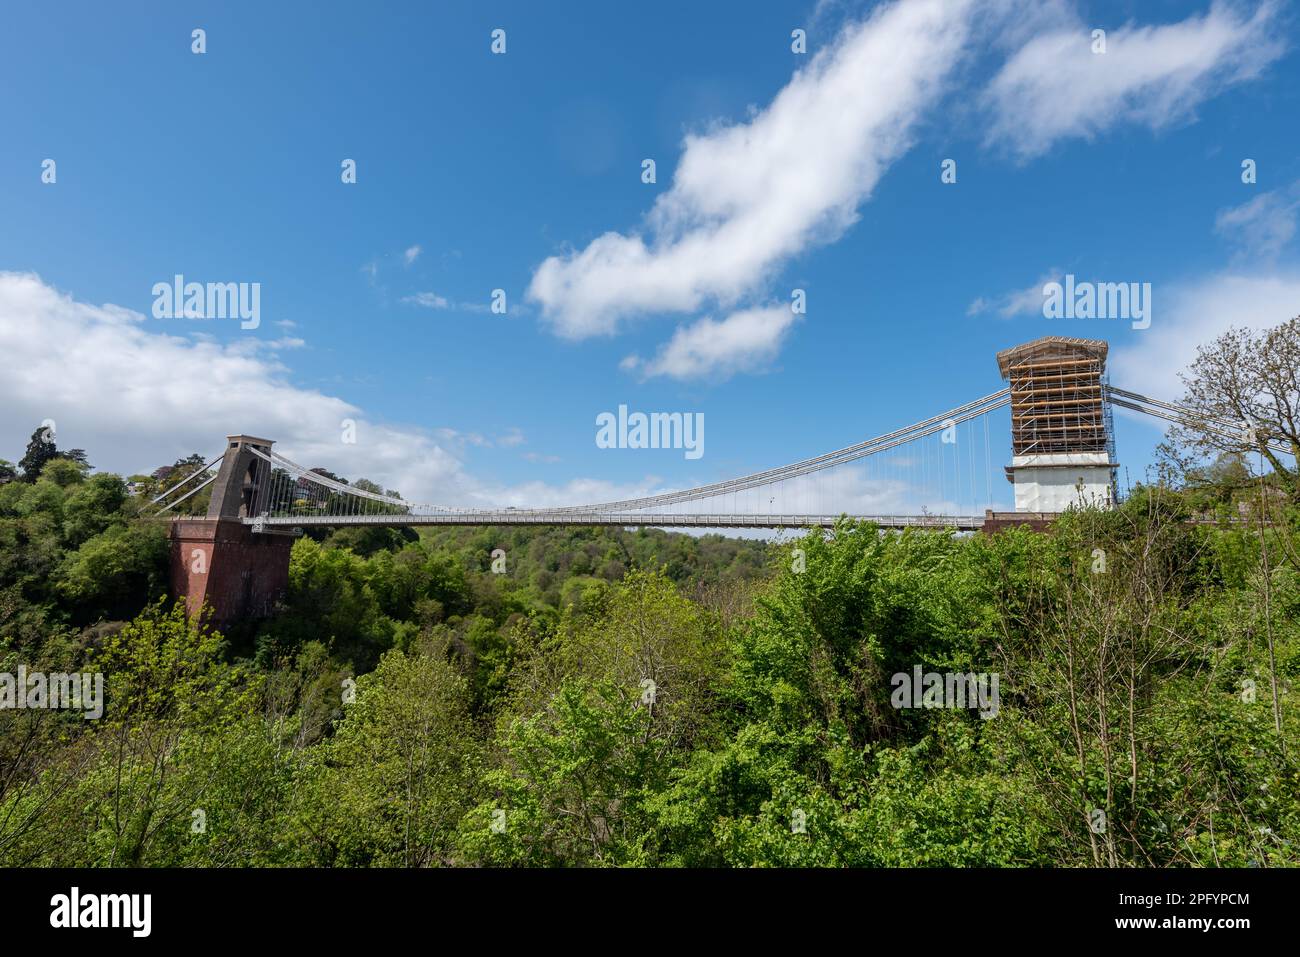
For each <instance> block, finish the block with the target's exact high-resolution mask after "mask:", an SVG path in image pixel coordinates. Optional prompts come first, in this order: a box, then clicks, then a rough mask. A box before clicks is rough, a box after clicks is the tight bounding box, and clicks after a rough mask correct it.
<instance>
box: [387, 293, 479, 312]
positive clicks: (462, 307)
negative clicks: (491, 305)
mask: <svg viewBox="0 0 1300 957" xmlns="http://www.w3.org/2000/svg"><path fill="white" fill-rule="evenodd" d="M402 302H404V303H406V304H407V305H411V306H422V307H423V308H425V309H447V310H453V311H456V312H488V311H489V309H488V305H487V303H483V302H457V301H453V300H451V299H448V298H447V297H446V296H440V295H438V294H437V293H436V292H417V293H414V294H413V295H410V296H403V297H402Z"/></svg>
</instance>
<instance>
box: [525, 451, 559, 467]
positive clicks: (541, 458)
mask: <svg viewBox="0 0 1300 957" xmlns="http://www.w3.org/2000/svg"><path fill="white" fill-rule="evenodd" d="M519 454H520V456H521V457H522V458H524V459H526V460H527V461H529V462H538V463H540V464H542V465H554V464H555V463H556V462H558V461H560V457H559V456H558V455H545V454H543V453H541V452H520V453H519Z"/></svg>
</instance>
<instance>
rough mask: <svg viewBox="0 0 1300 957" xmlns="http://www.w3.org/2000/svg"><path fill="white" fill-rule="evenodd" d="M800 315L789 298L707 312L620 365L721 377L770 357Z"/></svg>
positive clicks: (670, 373)
mask: <svg viewBox="0 0 1300 957" xmlns="http://www.w3.org/2000/svg"><path fill="white" fill-rule="evenodd" d="M796 318H797V317H796V316H795V315H794V313H793V312H792V311H791V309H790V306H789V305H788V304H778V305H775V306H761V307H756V308H753V309H745V310H742V311H740V312H735V313H732V314H731V315H729V316H727V317H726V318H725V319H721V320H714V319H712V318H710V317H707V316H706V317H705V318H703V319H700V320H699V321H698V322H695V323H692V324H691V325H689V326H684V327H682V328H680V329H678V330H677V332H675V333H674V334H673V337H672V339H670V340H669V341H668V343H667V344H666V345H664V346H663V348H662V349H660V350H659V353H658V355H656V356H655V357H654V358H653V359H651V360H650V361H648V362H645V363H642V362H641V360H640V359H639V358H638V357H636V356H628V357H627V358H625V359H624V360H623V361H622V363H620V366H621V367H622V368H624V369H625V370H627V371H633V370H636V369H640V370H641V372H642V374H643V376H645V377H646V378H649V377H651V376H669V377H671V378H674V379H699V378H703V377H705V376H708V377H709V378H711V379H713V380H714V381H720V380H722V379H726V378H728V377H730V376H732V375H735V374H736V373H737V372H752V371H754V370H756V369H758V368H760V367H761V366H763V365H765V364H767V363H769V362H771V360H772V359H774V358H775V357H776V355H777V353H778V352H780V349H781V342H782V340H783V339H784V338H785V336H786V333H787V332H789V330H790V327H791V326H792V325H793V324H794V321H795V319H796Z"/></svg>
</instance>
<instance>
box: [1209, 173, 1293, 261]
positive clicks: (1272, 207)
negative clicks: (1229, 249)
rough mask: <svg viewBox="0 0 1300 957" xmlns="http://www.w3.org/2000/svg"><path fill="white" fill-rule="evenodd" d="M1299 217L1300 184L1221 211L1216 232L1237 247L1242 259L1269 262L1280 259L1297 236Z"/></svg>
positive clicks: (1264, 194)
mask: <svg viewBox="0 0 1300 957" xmlns="http://www.w3.org/2000/svg"><path fill="white" fill-rule="evenodd" d="M1297 217H1300V182H1296V183H1292V184H1291V185H1290V186H1287V187H1284V188H1282V189H1275V190H1273V191H1271V192H1267V193H1260V194H1259V195H1258V196H1256V197H1255V198H1254V199H1252V200H1250V201H1249V202H1246V203H1242V204H1241V205H1240V206H1234V207H1232V208H1231V209H1225V210H1223V211H1221V212H1220V213H1219V215H1218V217H1216V219H1215V221H1214V231H1215V232H1216V233H1218V234H1219V235H1220V236H1223V237H1224V238H1225V239H1227V240H1228V241H1229V242H1230V243H1232V244H1233V245H1234V246H1235V247H1236V250H1237V253H1238V256H1239V257H1242V258H1253V259H1257V260H1261V261H1265V262H1267V261H1271V260H1273V259H1276V258H1277V256H1278V254H1279V253H1281V252H1282V250H1283V249H1284V248H1285V247H1286V245H1287V244H1288V243H1290V242H1291V240H1292V239H1293V238H1294V237H1295V233H1296V219H1297Z"/></svg>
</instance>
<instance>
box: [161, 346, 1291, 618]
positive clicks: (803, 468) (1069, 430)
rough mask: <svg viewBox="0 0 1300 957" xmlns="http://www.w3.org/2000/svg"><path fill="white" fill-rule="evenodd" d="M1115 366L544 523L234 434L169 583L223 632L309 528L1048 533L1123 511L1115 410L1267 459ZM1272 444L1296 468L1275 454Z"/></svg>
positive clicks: (1029, 384) (188, 479)
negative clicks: (221, 622) (362, 478)
mask: <svg viewBox="0 0 1300 957" xmlns="http://www.w3.org/2000/svg"><path fill="white" fill-rule="evenodd" d="M1107 351H1108V347H1107V344H1106V343H1105V342H1104V341H1101V340H1094V339H1074V338H1067V337H1061V336H1048V337H1043V338H1041V339H1036V340H1034V341H1033V342H1029V343H1025V344H1023V345H1020V346H1016V347H1015V348H1012V349H1008V350H1005V351H1003V352H1000V353H998V355H997V361H998V367H999V371H1000V372H1001V374H1002V378H1003V379H1004V380H1005V381H1006V382H1007V385H1006V387H1004V388H1002V389H1000V390H998V391H996V392H993V393H990V394H988V395H985V396H983V397H981V398H978V399H975V400H974V401H971V402H967V403H965V404H963V405H960V406H957V407H956V408H952V409H947V410H944V411H942V412H939V413H937V414H936V415H932V416H930V417H929V418H926V419H923V420H921V421H919V422H916V423H913V424H912V425H909V426H907V427H906V428H902V429H897V430H895V431H892V432H889V433H887V434H884V435H879V436H876V437H874V438H870V439H867V440H865V441H861V442H858V443H856V444H853V445H849V446H846V447H844V448H841V449H837V450H835V451H832V452H827V453H824V454H822V455H817V456H813V457H810V458H806V459H803V460H801V461H798V462H794V463H792V464H789V465H784V466H780V467H776V468H770V469H767V470H765V471H761V472H754V473H751V474H748V475H742V476H738V477H736V478H731V479H727V480H724V481H718V482H712V483H709V484H705V485H699V486H695V487H691V488H686V489H681V490H677V491H665V492H661V493H658V494H653V495H645V496H640V497H635V498H627V499H620V500H613V501H605V502H594V503H587V504H573V505H566V506H561V507H547V508H520V507H513V506H502V507H464V506H454V505H440V504H417V503H412V502H408V501H406V500H404V499H402V498H400V497H398V496H397V495H396V494H393V493H387V494H385V493H383V492H377V491H372V490H371V489H370V488H358V487H357V486H355V485H350V484H348V483H346V482H344V481H340V480H336V479H335V478H333V477H331V474H328V473H326V470H324V469H321V468H318V467H317V468H308V467H305V466H303V465H300V464H299V463H297V462H294V461H292V460H291V459H289V458H287V457H285V456H284V455H282V454H280V453H279V452H277V451H276V450H275V449H274V444H275V443H274V441H272V440H270V439H266V438H259V437H255V436H251V435H245V434H237V435H231V436H229V437H228V438H227V444H226V447H225V448H224V449H223V451H222V452H221V454H220V455H218V456H216V457H214V458H213V459H212V461H210V462H208V463H207V464H206V465H205V466H204V467H203V468H200V469H198V470H196V471H195V472H193V473H192V474H190V475H187V476H184V477H182V478H181V479H180V480H179V481H178V482H176V483H175V484H174V485H172V486H171V487H169V488H168V489H167V490H166V491H164V492H163V493H162V494H161V495H159V496H157V497H156V498H155V499H153V501H152V502H151V503H150V504H151V506H153V507H154V508H156V509H157V514H158V515H159V516H163V517H166V516H168V515H169V514H174V510H175V509H176V508H177V507H178V506H180V505H181V504H182V503H184V502H186V501H187V500H189V499H190V498H192V497H193V496H195V495H197V494H198V493H199V492H201V491H202V490H204V489H206V488H209V487H210V488H212V490H213V491H212V495H211V498H210V504H209V506H208V510H207V516H206V518H177V519H175V520H174V521H173V523H172V543H173V562H172V582H173V589H174V590H176V591H177V592H178V593H182V594H185V595H187V596H188V597H189V598H190V600H191V605H192V607H197V606H200V605H202V604H203V603H204V602H205V601H206V602H208V603H209V604H211V605H213V606H214V608H215V609H216V611H217V618H218V619H222V618H226V619H228V618H230V617H235V616H238V615H245V614H254V615H256V614H259V613H265V611H266V608H267V607H268V605H269V603H271V602H273V600H274V598H275V596H276V595H277V594H278V593H279V592H280V591H282V590H283V586H284V582H285V580H286V579H287V569H288V551H287V550H288V546H289V545H290V544H291V542H292V538H293V536H295V535H297V534H300V533H301V531H302V530H303V529H306V528H311V527H321V526H325V527H338V526H394V527H401V526H424V525H430V526H433V525H487V526H510V525H576V526H591V525H603V526H619V527H641V526H653V527H660V528H718V529H724V528H725V529H745V528H764V529H781V528H810V527H830V526H833V525H835V524H836V523H837V522H839V521H840V520H842V519H843V518H846V517H847V518H851V519H857V520H863V521H868V522H871V523H874V524H875V525H877V526H879V527H880V528H883V529H902V528H934V529H951V530H955V531H959V532H972V531H977V530H985V531H990V530H994V529H997V528H1000V527H1005V526H1007V525H1012V524H1023V523H1030V524H1035V525H1037V526H1039V527H1041V526H1042V525H1044V524H1046V523H1049V522H1050V521H1051V520H1052V519H1053V518H1054V517H1055V516H1056V515H1059V514H1060V513H1062V512H1064V511H1066V510H1068V509H1070V508H1073V507H1079V506H1087V505H1096V506H1100V507H1109V506H1110V505H1112V504H1114V503H1115V501H1116V500H1117V497H1118V493H1117V485H1116V474H1117V466H1118V462H1117V459H1116V450H1115V443H1114V429H1113V420H1112V414H1111V410H1112V407H1116V406H1117V407H1120V408H1125V409H1128V410H1132V411H1136V412H1140V413H1143V414H1146V415H1149V416H1152V417H1155V418H1157V419H1161V420H1164V421H1166V422H1171V423H1175V424H1183V425H1191V426H1194V427H1195V428H1197V429H1199V430H1201V431H1202V432H1205V431H1208V432H1211V433H1217V434H1220V435H1221V436H1223V437H1224V438H1228V439H1234V440H1242V441H1247V444H1252V445H1253V444H1256V443H1255V442H1254V441H1253V439H1251V440H1246V439H1245V438H1244V437H1245V436H1247V435H1249V434H1252V433H1250V429H1251V425H1250V423H1242V422H1229V421H1222V420H1215V419H1211V420H1208V421H1207V420H1206V418H1205V417H1204V416H1203V415H1198V414H1195V413H1193V412H1192V411H1191V410H1188V409H1185V408H1183V407H1181V406H1179V405H1176V404H1174V403H1170V402H1166V401H1162V400H1159V399H1153V398H1150V397H1147V396H1144V395H1141V394H1139V393H1136V392H1132V391H1128V390H1125V389H1122V388H1119V387H1117V386H1114V385H1111V384H1110V382H1109V380H1108V377H1107V375H1106V369H1105V367H1106V356H1107ZM1008 418H1009V424H1010V436H1011V450H1010V451H1011V457H1010V462H1009V463H1006V460H1005V456H1006V451H1005V445H1003V444H1002V442H999V441H995V440H993V439H992V438H991V431H993V432H996V430H997V428H999V427H1001V428H1005V427H1006V426H1005V425H1004V424H1003V423H1004V422H1005V421H1006V419H1008ZM991 423H993V424H992V425H991ZM665 438H671V436H665ZM1265 444H1266V445H1268V446H1269V447H1271V448H1273V449H1274V450H1275V451H1277V452H1279V453H1281V454H1284V455H1291V454H1292V450H1291V449H1290V448H1289V447H1287V446H1282V445H1281V444H1278V443H1271V442H1268V441H1267V438H1265ZM214 466H215V469H214ZM998 473H1002V475H1003V476H1005V479H1006V481H1009V482H1010V483H1011V486H1012V490H1013V494H1014V501H1015V506H1014V511H999V510H997V509H996V508H995V504H996V503H997V502H999V501H1001V495H1003V494H1005V493H1004V492H999V491H997V490H996V489H995V479H994V478H993V476H995V475H997V474H998ZM1000 487H1001V489H1005V487H1006V486H1005V485H1001V486H1000Z"/></svg>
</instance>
